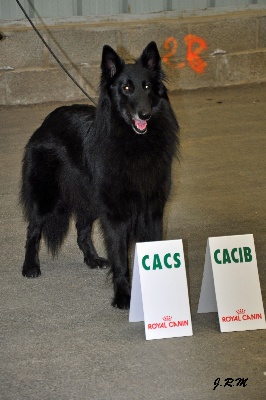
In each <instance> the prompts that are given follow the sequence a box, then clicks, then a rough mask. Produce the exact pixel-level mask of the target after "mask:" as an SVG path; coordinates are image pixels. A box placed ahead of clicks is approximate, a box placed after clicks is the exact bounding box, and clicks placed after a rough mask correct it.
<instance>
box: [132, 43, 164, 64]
mask: <svg viewBox="0 0 266 400" xmlns="http://www.w3.org/2000/svg"><path fill="white" fill-rule="evenodd" d="M138 63H139V64H140V65H141V66H142V67H144V68H148V69H150V70H151V71H158V70H160V69H161V57H160V54H159V51H158V48H157V45H156V43H155V42H150V43H149V44H148V46H147V47H145V49H144V50H143V53H142V54H141V56H140V58H139V59H138Z"/></svg>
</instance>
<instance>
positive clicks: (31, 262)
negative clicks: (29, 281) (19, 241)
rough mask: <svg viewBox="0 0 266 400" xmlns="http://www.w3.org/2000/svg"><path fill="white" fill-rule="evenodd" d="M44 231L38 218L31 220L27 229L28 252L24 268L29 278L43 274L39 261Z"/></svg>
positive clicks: (23, 272) (23, 273)
mask: <svg viewBox="0 0 266 400" xmlns="http://www.w3.org/2000/svg"><path fill="white" fill-rule="evenodd" d="M41 233H42V224H41V222H39V221H38V220H37V219H35V220H33V219H32V220H31V221H30V223H29V225H28V229H27V241H26V246H25V248H26V253H25V260H24V264H23V268H22V275H23V276H26V277H27V278H36V277H37V276H39V275H41V269H40V261H39V246H40V240H41Z"/></svg>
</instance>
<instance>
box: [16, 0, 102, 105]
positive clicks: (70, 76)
mask: <svg viewBox="0 0 266 400" xmlns="http://www.w3.org/2000/svg"><path fill="white" fill-rule="evenodd" d="M16 2H17V4H18V6H19V7H20V9H21V10H22V12H23V14H24V15H25V17H26V18H27V20H28V21H29V23H30V24H31V26H32V28H33V29H34V30H35V32H36V33H37V35H38V36H39V38H40V39H41V41H42V42H43V44H44V45H45V46H46V47H47V49H48V50H49V51H50V53H51V54H52V56H53V57H54V59H55V60H56V61H57V63H58V64H59V65H60V67H61V68H62V69H63V70H64V71H65V73H66V74H67V75H68V76H69V78H70V79H71V80H72V81H73V82H74V83H75V85H77V87H78V88H79V89H80V90H81V91H82V93H83V94H84V95H85V96H86V97H88V99H89V100H90V101H91V102H92V103H93V104H94V105H96V103H95V101H94V100H93V99H92V98H91V97H90V95H89V94H88V93H87V92H86V91H85V90H84V89H83V88H82V87H81V86H80V84H79V83H78V82H77V81H76V79H75V78H74V77H73V76H72V75H71V74H70V73H69V72H68V70H67V69H66V67H65V66H64V65H63V64H62V63H61V61H60V60H59V58H58V57H57V56H56V55H55V53H54V52H53V50H52V49H51V47H50V46H49V45H48V43H46V41H45V40H44V38H43V37H42V35H41V34H40V32H39V31H38V29H37V28H36V27H35V25H34V24H33V22H32V20H31V19H30V17H29V16H28V14H27V13H26V11H25V10H24V8H23V7H22V5H21V4H20V2H19V0H16Z"/></svg>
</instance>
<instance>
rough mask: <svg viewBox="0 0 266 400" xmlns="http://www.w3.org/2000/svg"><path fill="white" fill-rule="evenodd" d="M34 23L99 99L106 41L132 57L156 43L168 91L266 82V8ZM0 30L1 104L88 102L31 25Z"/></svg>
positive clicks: (14, 24)
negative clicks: (100, 76) (98, 91)
mask: <svg viewBox="0 0 266 400" xmlns="http://www.w3.org/2000/svg"><path fill="white" fill-rule="evenodd" d="M36 23H37V27H38V28H39V29H40V32H41V34H42V35H43V36H44V38H45V39H46V40H47V42H48V43H49V45H50V46H51V47H52V49H53V50H54V52H55V53H56V55H57V56H58V57H59V58H60V60H61V61H62V62H63V63H64V65H65V66H66V67H67V68H68V70H69V71H70V72H71V73H72V74H73V75H74V77H75V78H76V79H77V80H78V82H79V83H80V84H81V85H82V87H84V89H85V90H87V91H88V92H89V93H90V94H91V95H92V96H95V97H96V96H97V86H98V81H99V73H100V71H99V66H100V61H101V50H102V46H103V45H104V44H109V45H111V46H112V47H113V48H114V49H116V50H117V51H118V52H119V53H120V54H121V55H122V56H123V57H124V58H125V59H126V60H128V61H131V60H132V59H133V58H136V57H138V56H139V54H140V52H141V51H142V49H143V48H144V47H145V46H146V44H147V43H148V42H149V41H151V40H155V41H156V42H157V45H158V47H159V50H160V54H161V56H162V58H163V65H164V69H165V71H166V73H167V76H168V83H167V85H168V87H169V89H170V90H176V89H196V88H201V87H217V86H228V85H236V84H243V83H249V82H263V81H266V9H260V10H246V11H241V12H228V13H223V14H219V13H218V14H217V13H216V14H215V15H210V14H207V15H205V14H204V11H203V12H202V13H200V14H198V15H187V16H186V15H180V14H177V13H176V12H167V13H160V14H154V15H152V16H149V17H147V16H145V17H144V16H140V17H139V18H136V17H134V16H131V17H125V16H120V17H117V18H114V17H111V18H102V19H99V18H98V19H95V18H94V19H93V18H89V17H88V18H80V19H72V20H48V19H47V20H44V23H45V25H40V24H38V21H36ZM0 33H1V36H0V38H1V37H2V40H0V104H8V105H14V104H31V103H41V102H50V101H65V100H66V101H74V100H81V99H86V98H85V97H84V95H83V94H82V93H81V92H80V90H79V89H78V88H77V87H76V86H75V85H74V84H73V83H72V81H71V80H70V79H69V78H68V77H67V75H66V74H65V73H64V72H63V70H62V69H61V68H60V67H59V66H58V65H57V63H56V62H55V60H54V59H53V58H52V56H51V55H50V54H49V52H48V50H47V49H46V47H45V46H44V45H43V43H42V42H41V40H40V39H39V37H38V36H37V35H36V33H35V32H34V31H33V29H32V28H31V27H30V25H29V24H28V23H27V22H25V21H19V22H18V21H17V22H12V23H11V22H5V21H2V24H1V27H0Z"/></svg>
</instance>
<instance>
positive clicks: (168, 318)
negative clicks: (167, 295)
mask: <svg viewBox="0 0 266 400" xmlns="http://www.w3.org/2000/svg"><path fill="white" fill-rule="evenodd" d="M172 318H173V317H172V316H171V315H165V316H164V317H163V320H164V321H172Z"/></svg>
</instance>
